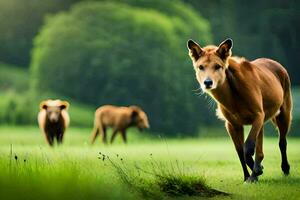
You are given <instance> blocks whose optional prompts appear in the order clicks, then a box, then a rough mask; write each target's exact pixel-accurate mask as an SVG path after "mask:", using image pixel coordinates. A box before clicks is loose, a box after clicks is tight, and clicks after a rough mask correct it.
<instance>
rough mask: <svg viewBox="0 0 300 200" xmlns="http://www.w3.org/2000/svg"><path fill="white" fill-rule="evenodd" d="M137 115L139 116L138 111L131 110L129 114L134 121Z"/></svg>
mask: <svg viewBox="0 0 300 200" xmlns="http://www.w3.org/2000/svg"><path fill="white" fill-rule="evenodd" d="M138 115H139V113H138V111H137V110H135V109H133V110H132V112H131V120H132V121H135V120H136V118H137V117H138Z"/></svg>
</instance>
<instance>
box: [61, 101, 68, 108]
mask: <svg viewBox="0 0 300 200" xmlns="http://www.w3.org/2000/svg"><path fill="white" fill-rule="evenodd" d="M69 106H70V104H69V102H67V101H62V102H61V105H60V109H62V110H63V109H66V110H67V109H68V108H69Z"/></svg>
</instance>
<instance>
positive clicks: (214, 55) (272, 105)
mask: <svg viewBox="0 0 300 200" xmlns="http://www.w3.org/2000/svg"><path fill="white" fill-rule="evenodd" d="M187 46H188V49H189V55H190V57H191V59H192V61H193V66H194V70H195V72H196V77H197V80H198V82H199V84H200V86H201V88H202V90H203V91H204V92H206V93H208V94H209V95H210V96H211V97H212V98H213V99H214V100H215V101H216V102H217V105H218V109H217V115H218V117H220V118H221V119H224V120H225V124H226V129H227V132H228V133H229V135H230V136H231V138H232V140H233V143H234V145H235V148H236V151H237V153H238V156H239V159H240V162H241V165H242V167H243V171H244V180H245V181H248V182H253V181H257V180H258V176H259V175H261V174H262V173H263V167H262V165H261V162H262V160H263V158H264V154H263V125H264V123H265V122H266V121H268V120H269V119H271V120H272V121H273V123H274V124H275V126H277V127H278V129H279V147H280V151H281V158H282V163H281V168H282V171H283V172H284V174H289V170H290V165H289V163H288V160H287V155H286V148H287V141H286V135H287V133H288V131H289V128H290V124H291V113H292V96H291V83H290V78H289V75H288V73H287V71H286V70H285V69H284V67H283V66H282V65H281V64H279V63H278V62H276V61H274V60H271V59H266V58H259V59H256V60H254V61H248V60H246V59H244V58H237V57H232V56H231V49H232V40H231V39H227V40H225V41H224V42H222V43H221V44H220V45H219V46H218V47H217V46H212V45H210V46H206V47H204V48H201V47H200V46H199V45H198V44H197V43H196V42H194V41H192V40H189V41H188V43H187ZM244 125H252V127H251V130H250V133H249V135H248V137H247V139H246V141H245V143H244V129H243V126H244ZM254 152H255V160H253V158H252V156H253V155H254ZM246 164H247V165H248V167H249V168H250V169H251V170H252V173H251V176H250V174H249V172H248V170H247V165H246Z"/></svg>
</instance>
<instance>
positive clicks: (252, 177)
mask: <svg viewBox="0 0 300 200" xmlns="http://www.w3.org/2000/svg"><path fill="white" fill-rule="evenodd" d="M257 182H258V178H257V176H250V177H248V178H247V180H246V183H257Z"/></svg>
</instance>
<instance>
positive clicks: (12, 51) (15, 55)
mask: <svg viewBox="0 0 300 200" xmlns="http://www.w3.org/2000/svg"><path fill="white" fill-rule="evenodd" d="M77 1H79V0H63V1H62V0H42V1H40V0H25V1H24V0H0V32H1V34H0V44H1V45H0V61H1V62H6V63H10V64H15V65H18V66H23V67H28V65H29V60H30V50H31V48H32V40H33V38H34V37H35V36H36V34H37V33H38V30H39V29H40V27H41V25H42V24H43V22H44V17H45V16H46V15H47V14H49V13H54V12H57V11H60V10H64V9H67V8H68V7H69V6H70V5H71V4H72V3H74V2H77Z"/></svg>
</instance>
